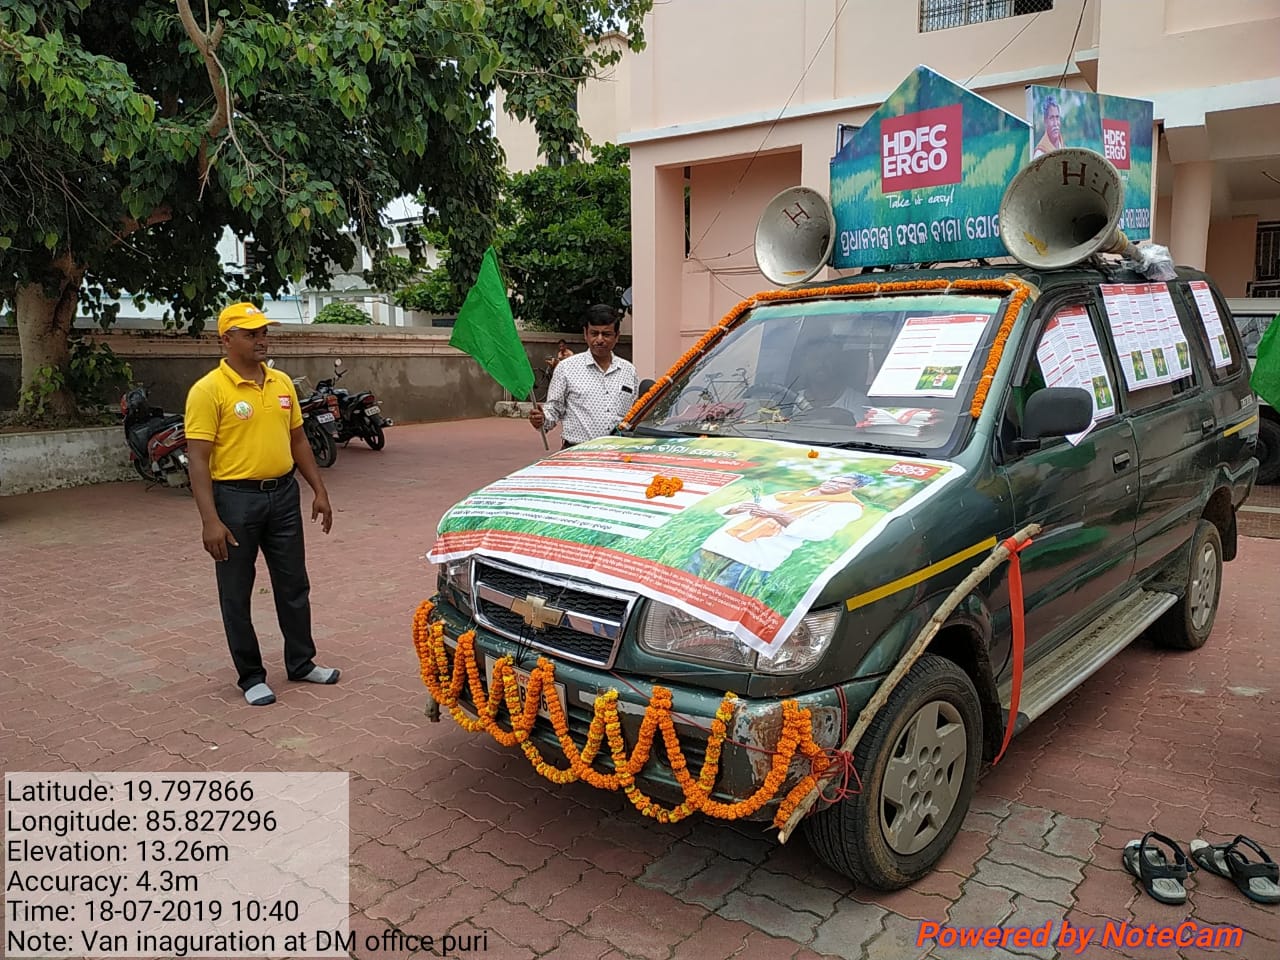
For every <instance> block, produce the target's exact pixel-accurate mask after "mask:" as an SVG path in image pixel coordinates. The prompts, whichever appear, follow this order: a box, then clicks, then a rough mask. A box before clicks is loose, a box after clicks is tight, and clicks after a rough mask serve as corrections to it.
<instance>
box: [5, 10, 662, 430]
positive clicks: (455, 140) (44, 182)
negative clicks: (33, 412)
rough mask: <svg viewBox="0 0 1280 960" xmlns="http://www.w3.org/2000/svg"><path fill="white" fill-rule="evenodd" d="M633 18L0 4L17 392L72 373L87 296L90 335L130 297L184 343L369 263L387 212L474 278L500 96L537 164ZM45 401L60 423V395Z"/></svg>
mask: <svg viewBox="0 0 1280 960" xmlns="http://www.w3.org/2000/svg"><path fill="white" fill-rule="evenodd" d="M650 5H651V0H487V2H486V0H448V2H440V0H254V2H249V0H218V2H217V3H216V5H214V6H213V7H211V6H210V5H209V4H208V3H207V2H206V3H205V4H197V7H199V8H201V9H198V10H197V9H193V6H192V4H191V2H190V0H135V2H130V3H121V2H119V0H41V2H28V0H0V300H5V301H11V302H12V303H13V305H14V308H15V311H16V314H17V326H18V333H19V339H20V343H21V349H22V381H23V389H24V391H28V390H30V389H31V388H32V387H33V386H34V385H35V384H36V383H37V382H38V381H40V380H41V378H51V377H52V378H56V377H57V376H59V375H60V374H61V372H62V371H64V370H65V369H66V366H67V363H68V352H67V350H68V348H67V341H68V333H69V331H70V329H71V324H72V322H73V320H74V318H75V316H76V313H77V309H78V306H79V302H80V300H81V298H82V297H83V298H84V299H85V307H86V309H87V311H88V312H90V313H91V314H92V315H94V316H95V317H97V318H98V319H99V321H100V322H101V323H103V324H104V325H107V324H109V323H110V322H111V320H112V319H113V308H112V307H111V306H110V305H109V304H108V303H107V302H106V301H107V300H109V299H112V298H115V297H118V296H119V295H120V293H121V292H122V291H124V290H128V291H132V292H133V293H134V294H135V295H136V296H140V297H142V298H144V299H147V300H151V301H155V302H160V303H163V304H165V305H166V308H167V310H168V311H169V314H170V315H171V316H172V318H173V319H174V321H175V322H176V323H178V324H187V323H190V324H192V325H193V326H195V327H197V328H198V326H199V325H200V324H201V323H202V322H203V319H204V318H205V317H206V316H209V315H211V314H212V313H213V312H214V310H215V308H216V306H218V305H219V304H220V303H221V302H224V301H225V299H226V297H227V296H229V295H234V296H237V297H248V298H251V299H257V298H259V297H261V296H262V295H263V294H265V293H277V292H280V291H281V290H283V289H285V288H286V286H287V285H288V283H289V282H290V281H291V280H292V279H295V278H298V277H301V276H302V275H303V274H305V275H307V277H308V278H309V282H310V283H312V284H313V285H320V286H322V285H324V284H325V283H326V282H327V281H328V279H329V278H330V277H331V276H332V274H333V273H334V272H335V269H336V265H342V267H343V268H344V269H345V268H348V267H349V265H350V263H351V262H352V260H353V258H354V255H355V252H356V244H357V243H359V244H362V245H364V246H365V247H367V248H369V249H371V250H372V251H374V255H375V260H380V259H381V258H382V257H383V256H384V255H385V252H386V247H387V240H388V231H387V230H386V228H385V227H384V226H383V225H382V223H381V222H380V211H381V210H382V209H383V208H384V207H385V206H386V204H387V203H388V202H389V201H390V200H392V199H393V198H395V197H397V196H400V195H404V194H417V195H419V196H421V197H422V199H423V200H424V202H425V203H426V205H427V207H428V209H429V210H431V211H432V218H433V223H432V226H435V227H437V228H442V229H444V230H445V232H446V233H447V235H448V237H449V244H450V249H451V250H452V251H453V254H454V256H453V258H452V261H451V262H452V264H453V268H452V269H454V270H455V271H456V272H455V274H454V276H455V280H460V279H461V278H464V277H466V276H467V275H468V274H472V275H473V274H474V272H475V270H476V268H477V267H478V265H479V262H480V258H481V256H482V255H483V252H484V249H485V247H486V246H487V245H488V243H489V242H490V240H491V238H492V235H493V232H494V224H495V222H496V220H495V210H496V205H497V197H498V185H499V170H500V165H501V152H500V148H499V147H498V144H497V142H496V141H495V139H494V136H493V129H492V125H491V121H490V117H489V103H490V102H491V98H492V95H493V93H494V91H495V87H496V86H497V85H499V84H500V85H501V86H502V87H503V89H504V92H505V103H506V107H507V109H508V110H509V111H510V112H511V113H513V114H514V115H516V116H517V117H520V118H522V119H530V120H532V121H533V123H534V126H535V128H536V130H537V131H538V135H539V137H540V138H541V140H542V144H543V147H544V149H546V150H547V151H548V153H549V154H551V153H557V154H563V153H565V152H567V151H569V150H571V149H572V147H573V145H574V144H575V143H577V142H579V141H580V140H581V139H582V138H581V132H580V129H579V126H578V121H577V116H576V113H575V111H574V109H573V103H574V94H575V91H576V89H577V87H578V85H579V84H580V83H581V82H582V81H583V80H584V78H585V77H587V76H588V75H589V74H590V73H591V72H592V71H593V70H594V69H595V67H596V66H599V65H602V64H605V63H608V62H609V61H610V60H611V59H616V54H613V55H611V54H610V53H609V52H608V51H607V50H602V49H600V48H599V47H597V46H596V45H594V44H593V43H592V41H593V40H594V39H596V38H598V37H599V36H600V35H601V34H602V33H603V32H604V31H606V30H609V29H616V28H619V27H621V28H622V29H624V30H626V31H627V32H628V33H627V35H628V40H629V42H630V44H631V45H632V47H633V48H635V49H639V47H640V46H641V45H642V44H643V37H642V33H641V30H640V24H641V22H642V20H643V16H644V14H645V13H646V12H647V11H648V9H649V7H650ZM211 10H212V11H214V12H213V13H212V14H211ZM226 227H230V228H231V229H232V230H233V231H234V232H235V234H236V235H237V236H239V237H242V238H243V237H248V236H252V237H253V239H254V241H255V242H256V243H257V244H258V246H259V248H260V249H262V250H264V251H265V252H266V255H265V256H263V257H261V258H259V259H258V262H257V263H256V264H255V265H254V267H253V269H252V270H250V271H249V272H248V273H247V274H246V275H245V276H244V277H243V278H230V277H228V276H227V275H225V274H224V272H223V265H222V264H221V263H220V262H219V260H218V256H217V243H218V240H219V238H220V237H221V236H222V233H223V230H224V228H226ZM64 382H65V378H64ZM45 402H46V404H47V405H48V406H49V407H50V408H52V409H53V410H54V411H55V412H58V413H62V414H71V413H74V410H75V404H74V399H73V397H72V395H71V393H70V391H69V390H68V389H66V388H65V387H64V386H58V385H57V384H56V383H55V388H54V389H53V390H51V391H49V392H48V393H47V394H46V401H45Z"/></svg>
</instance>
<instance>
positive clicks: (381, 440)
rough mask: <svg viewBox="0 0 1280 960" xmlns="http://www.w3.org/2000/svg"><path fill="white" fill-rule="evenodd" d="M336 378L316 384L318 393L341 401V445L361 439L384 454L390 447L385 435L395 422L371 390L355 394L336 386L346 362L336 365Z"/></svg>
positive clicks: (335, 363)
mask: <svg viewBox="0 0 1280 960" xmlns="http://www.w3.org/2000/svg"><path fill="white" fill-rule="evenodd" d="M333 372H334V377H333V379H332V380H321V381H320V382H319V383H318V384H316V392H318V393H321V394H324V395H326V396H334V397H337V399H338V408H339V410H340V411H341V416H340V417H339V418H338V442H339V443H349V442H350V441H352V440H354V439H355V438H356V437H359V438H360V439H361V440H363V441H364V442H365V443H367V444H368V445H369V447H370V448H371V449H373V450H381V449H382V448H383V447H384V446H386V444H387V436H386V434H385V433H384V432H383V431H384V430H385V429H386V428H387V427H390V426H392V425H394V423H395V421H393V420H391V419H390V418H389V417H384V416H382V407H381V406H380V405H379V404H378V398H377V397H375V396H374V395H373V391H371V390H362V391H361V392H359V393H351V392H350V391H348V390H344V389H342V388H341V387H338V386H336V384H337V382H338V381H339V380H341V379H342V377H343V376H344V375H345V374H346V372H347V371H346V370H344V369H342V360H341V359H338V360H334V361H333Z"/></svg>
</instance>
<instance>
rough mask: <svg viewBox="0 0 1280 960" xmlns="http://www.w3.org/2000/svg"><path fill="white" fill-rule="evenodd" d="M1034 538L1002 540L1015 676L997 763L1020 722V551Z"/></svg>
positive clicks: (1023, 643)
mask: <svg viewBox="0 0 1280 960" xmlns="http://www.w3.org/2000/svg"><path fill="white" fill-rule="evenodd" d="M1033 542H1034V541H1033V540H1029V539H1028V540H1023V541H1022V542H1021V543H1019V542H1018V541H1017V540H1016V539H1015V538H1013V537H1010V538H1009V539H1008V540H1006V541H1004V543H1003V544H1002V546H1003V547H1004V548H1005V549H1006V550H1008V551H1009V613H1010V616H1011V618H1012V621H1013V623H1012V626H1013V678H1012V684H1011V689H1010V691H1009V719H1008V721H1007V722H1006V723H1005V727H1004V740H1003V741H1002V742H1001V744H1000V752H999V753H997V754H996V758H995V759H994V760H992V761H991V765H992V766H993V767H994V766H995V765H996V764H997V763H999V762H1000V758H1001V757H1003V756H1004V752H1005V750H1007V749H1008V747H1009V741H1010V740H1012V739H1013V729H1014V727H1015V726H1016V725H1017V723H1018V705H1019V702H1020V701H1021V700H1022V666H1023V654H1024V653H1025V650H1026V646H1027V630H1026V617H1025V610H1024V609H1023V599H1022V563H1021V561H1020V560H1019V558H1018V554H1019V553H1021V552H1022V551H1023V550H1025V549H1027V547H1029V546H1031V544H1032V543H1033Z"/></svg>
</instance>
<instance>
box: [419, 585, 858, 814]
mask: <svg viewBox="0 0 1280 960" xmlns="http://www.w3.org/2000/svg"><path fill="white" fill-rule="evenodd" d="M440 599H441V598H437V600H436V605H435V607H434V611H433V614H434V616H435V617H436V618H439V619H440V620H441V621H442V622H443V625H444V634H445V639H446V644H448V645H449V646H450V647H451V648H452V649H453V651H454V654H455V655H456V650H457V645H456V640H457V637H458V636H459V635H460V634H461V633H462V632H463V631H465V630H468V629H475V654H476V660H477V666H478V668H479V672H480V676H481V678H482V679H484V681H485V685H486V687H487V684H488V679H487V677H488V669H487V667H488V664H487V663H486V660H487V661H489V663H492V662H496V661H497V660H498V659H499V658H501V657H504V656H511V657H512V658H513V662H514V666H515V667H516V668H517V669H518V670H522V671H526V672H527V671H530V670H532V669H533V668H534V667H535V666H537V663H538V661H539V659H540V658H544V657H545V658H546V659H548V660H551V661H552V662H553V663H554V665H555V681H556V684H557V686H558V688H559V691H558V692H559V693H560V694H561V699H562V703H563V705H564V711H565V717H566V719H567V721H568V726H569V734H570V736H571V737H572V739H573V741H574V743H575V744H576V745H577V746H578V747H579V748H581V747H582V746H583V744H584V743H585V742H586V740H587V733H588V730H589V728H590V725H591V721H592V718H593V716H594V713H595V703H596V698H597V697H599V696H600V695H601V694H603V693H606V692H607V691H609V690H616V691H617V694H618V699H617V706H618V713H619V720H620V723H621V727H622V733H623V737H624V739H625V741H626V744H627V749H628V751H630V750H633V749H634V748H635V745H636V742H637V739H638V738H639V734H640V727H641V722H642V720H643V718H644V715H645V711H646V708H647V707H648V705H649V702H650V698H651V697H652V695H653V690H654V687H655V686H657V685H661V686H663V687H665V688H666V689H668V690H670V691H671V695H672V706H671V718H672V721H673V723H674V727H675V730H676V733H677V735H678V738H679V741H680V748H681V752H682V753H683V755H684V759H685V761H686V763H687V765H688V770H689V773H690V774H691V775H692V776H693V777H694V778H695V779H696V778H697V777H698V774H699V773H700V771H701V769H702V765H703V762H704V760H705V758H706V751H707V743H708V739H709V737H710V735H711V726H712V722H713V721H714V720H715V716H716V710H717V709H718V708H719V706H720V703H721V699H722V697H723V693H722V692H720V691H715V690H709V689H706V688H703V687H694V686H689V685H682V684H680V683H673V682H670V681H669V680H666V679H662V680H655V679H654V678H648V677H638V676H633V675H624V674H621V673H618V672H616V671H608V670H604V669H601V668H593V667H588V666H583V665H581V664H576V663H571V662H568V661H565V660H561V659H557V658H554V657H550V656H548V655H546V654H543V653H540V652H539V651H536V650H530V649H529V648H528V647H527V646H520V645H518V644H516V643H514V642H513V641H511V640H508V639H506V638H503V637H498V636H495V635H494V634H492V633H490V632H488V631H486V630H484V628H482V627H474V625H473V622H472V621H471V620H470V619H469V618H467V617H464V616H462V615H461V614H460V613H459V612H458V611H457V610H456V609H455V608H453V607H451V606H449V605H448V604H447V603H443V602H440ZM672 666H673V668H675V669H678V667H679V664H678V663H677V662H675V661H672ZM879 681H880V678H878V677H876V678H870V679H862V680H856V681H852V682H849V683H845V684H842V685H841V686H840V687H838V688H837V687H828V688H824V689H821V690H814V691H810V692H806V693H801V694H797V695H795V696H792V697H788V698H781V697H779V698H763V699H747V698H742V697H740V698H738V699H737V701H736V702H735V709H734V712H733V718H732V720H731V721H730V722H729V724H728V734H727V738H726V740H725V743H724V746H723V749H722V751H721V755H720V771H719V774H718V776H717V778H716V780H715V788H714V791H713V794H712V798H713V799H714V800H718V801H720V802H722V803H734V802H740V801H743V800H746V799H747V798H748V797H750V796H752V795H753V794H754V793H756V791H757V790H758V789H759V788H760V787H761V785H762V784H764V782H765V778H766V777H767V775H768V773H769V771H770V769H771V766H772V764H773V757H774V753H775V750H776V748H777V745H778V741H779V737H780V736H781V734H782V732H783V727H784V709H783V704H784V703H785V702H786V701H787V700H792V701H794V702H795V703H796V704H797V705H798V706H799V707H801V708H802V709H807V710H809V712H810V717H811V720H812V736H813V740H814V742H815V743H817V745H818V746H820V747H822V748H823V749H824V750H828V751H829V750H832V749H835V748H837V747H838V746H839V745H840V743H841V741H842V740H843V737H844V735H845V733H846V732H847V730H848V729H849V728H850V727H852V725H853V722H854V720H855V719H856V716H857V712H858V711H859V710H860V709H861V707H862V706H863V705H864V704H865V703H866V702H867V701H868V700H869V699H870V698H871V695H872V694H873V693H874V691H875V689H876V687H877V686H878V685H879ZM841 693H843V705H842V702H841ZM459 706H460V707H461V708H462V709H463V710H464V711H465V712H466V713H467V714H468V715H469V716H472V717H474V716H475V715H476V708H475V704H474V703H472V702H471V693H470V690H469V689H468V685H467V684H464V685H463V692H462V696H461V698H460V701H459ZM497 719H498V721H499V723H500V724H501V726H502V727H503V728H505V729H510V727H511V722H510V720H511V718H510V716H509V715H508V714H507V712H506V710H505V709H502V710H500V711H499V713H498V718H497ZM529 739H530V740H531V741H532V742H533V743H534V744H535V745H536V746H537V748H538V750H539V751H540V752H541V753H542V755H543V757H544V759H545V760H546V761H547V762H548V763H550V764H552V765H553V766H556V767H559V768H564V767H566V766H567V765H568V763H567V760H566V758H565V756H564V753H563V751H562V750H561V747H560V743H559V740H558V738H557V736H556V734H555V731H554V730H553V728H552V724H551V721H550V720H549V719H547V718H546V717H545V716H540V717H538V719H537V721H536V723H535V724H534V727H533V729H532V730H531V731H530V734H529ZM661 741H662V736H661V734H658V735H657V736H656V737H655V738H654V745H653V749H652V751H651V752H650V756H649V761H648V762H647V763H646V764H645V766H644V768H643V769H642V770H641V772H640V773H639V774H638V775H637V776H636V785H637V787H639V789H640V790H641V791H643V792H644V793H645V794H647V795H649V796H650V797H652V798H653V799H654V800H656V801H659V802H661V803H664V804H667V805H671V806H674V805H677V804H679V803H681V802H682V801H683V800H684V799H685V795H684V792H683V789H682V788H681V786H680V784H679V783H678V782H677V780H676V777H675V773H674V772H673V770H672V766H671V763H670V758H669V757H668V755H667V752H666V749H665V747H664V746H662V745H661ZM594 766H595V768H596V769H597V770H599V771H600V772H601V773H606V774H607V773H612V772H614V764H613V761H612V758H611V757H610V755H609V750H608V747H607V746H605V747H604V748H603V749H602V750H601V752H600V755H599V756H598V757H597V759H596V760H595V763H594ZM810 772H811V766H810V763H809V762H808V761H807V760H805V759H804V758H802V757H799V756H797V757H796V758H795V759H793V760H792V762H791V764H790V768H789V769H788V772H787V776H786V779H785V781H784V783H783V786H782V788H781V789H780V790H779V791H778V792H777V794H776V795H775V796H774V797H773V798H771V800H770V801H769V802H768V803H766V804H765V805H764V806H763V807H761V808H760V809H759V810H758V811H757V812H756V813H754V814H753V815H751V817H750V819H757V820H768V819H771V818H772V816H773V813H774V811H775V810H776V808H777V805H778V804H779V803H780V802H781V800H782V799H783V797H785V796H786V794H787V792H788V791H789V790H790V789H791V788H792V787H793V786H794V785H795V784H796V783H798V782H799V781H800V779H802V778H803V777H804V776H806V775H807V774H809V773H810Z"/></svg>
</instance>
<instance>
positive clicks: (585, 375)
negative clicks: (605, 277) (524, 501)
mask: <svg viewBox="0 0 1280 960" xmlns="http://www.w3.org/2000/svg"><path fill="white" fill-rule="evenodd" d="M621 325H622V318H621V317H620V316H619V315H618V313H617V311H616V310H614V309H613V308H612V307H609V306H606V305H605V304H602V303H598V304H596V305H595V306H593V307H588V308H587V312H586V315H585V316H584V317H583V318H582V336H583V339H585V340H586V341H587V352H586V353H575V354H574V355H573V356H571V357H569V358H568V359H567V360H561V361H560V362H559V363H557V364H556V368H555V371H554V372H553V373H552V374H551V386H550V387H548V388H547V399H546V400H545V401H544V402H543V403H541V404H538V403H535V404H534V405H533V409H532V410H531V411H530V412H529V422H530V423H531V424H533V428H534V429H535V430H550V429H551V428H552V427H554V426H555V425H556V424H557V423H559V424H562V425H563V429H562V430H561V436H562V437H563V439H564V447H572V446H574V445H575V444H578V443H585V442H586V441H587V440H593V439H595V438H596V437H603V436H605V435H606V434H609V433H612V432H613V428H614V427H616V426H617V425H618V422H619V421H620V420H621V419H622V417H623V416H624V415H625V414H626V412H627V411H628V410H630V409H631V405H632V404H633V403H635V402H636V391H637V390H638V389H639V386H640V381H639V379H638V378H637V377H636V368H635V367H633V366H632V365H631V364H630V363H628V362H627V361H626V360H623V359H622V358H621V357H615V356H614V355H613V348H614V346H615V345H616V344H617V342H618V330H619V328H620V327H621Z"/></svg>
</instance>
